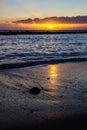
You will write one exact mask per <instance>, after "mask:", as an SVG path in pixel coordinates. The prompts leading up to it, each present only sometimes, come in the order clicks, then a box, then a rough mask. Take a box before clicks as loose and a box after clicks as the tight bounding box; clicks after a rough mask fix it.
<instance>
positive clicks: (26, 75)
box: [0, 62, 87, 130]
mask: <svg viewBox="0 0 87 130" xmlns="http://www.w3.org/2000/svg"><path fill="white" fill-rule="evenodd" d="M33 87H38V88H39V89H40V93H39V94H37V95H35V94H31V93H30V89H31V88H33ZM86 122H87V62H77V63H64V64H54V65H44V66H35V67H25V68H17V69H6V70H1V71H0V128H24V129H25V128H35V129H36V128H37V129H45V128H53V129H55V128H61V129H69V130H70V129H75V128H76V129H77V128H81V129H84V128H85V127H86V128H87V123H86Z"/></svg>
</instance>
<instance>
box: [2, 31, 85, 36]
mask: <svg viewBox="0 0 87 130" xmlns="http://www.w3.org/2000/svg"><path fill="white" fill-rule="evenodd" d="M79 33H87V30H1V31H0V35H22V34H23V35H27V34H29V35H34V34H35V35H37V34H42V35H43V34H79Z"/></svg>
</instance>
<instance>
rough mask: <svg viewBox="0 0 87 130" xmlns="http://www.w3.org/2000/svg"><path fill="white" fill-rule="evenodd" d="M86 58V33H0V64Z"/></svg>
mask: <svg viewBox="0 0 87 130" xmlns="http://www.w3.org/2000/svg"><path fill="white" fill-rule="evenodd" d="M84 58H85V59H86V58H87V34H52V35H51V34H48V35H47V34H44V35H7V36H6V35H0V65H3V64H18V63H20V66H21V63H24V64H26V63H31V64H32V63H35V62H37V63H41V64H42V63H52V62H53V61H57V62H60V61H67V60H68V61H72V59H74V60H75V61H78V60H79V59H81V60H84Z"/></svg>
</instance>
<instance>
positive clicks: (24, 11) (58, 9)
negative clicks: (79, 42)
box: [0, 0, 87, 30]
mask: <svg viewBox="0 0 87 130" xmlns="http://www.w3.org/2000/svg"><path fill="white" fill-rule="evenodd" d="M66 16H68V17H72V16H74V17H76V16H87V0H0V29H47V30H48V29H54V30H58V29H59V30H61V29H87V22H83V23H81V22H80V23H79V22H77V23H72V24H71V23H60V21H59V23H55V21H54V22H53V21H49V22H47V23H45V22H44V23H39V24H37V23H35V21H34V19H35V18H39V19H44V18H49V17H66ZM27 19H32V21H33V22H32V23H30V22H29V23H28V22H27V23H23V22H14V21H20V20H27ZM40 21H41V20H40ZM85 21H87V19H86V20H85Z"/></svg>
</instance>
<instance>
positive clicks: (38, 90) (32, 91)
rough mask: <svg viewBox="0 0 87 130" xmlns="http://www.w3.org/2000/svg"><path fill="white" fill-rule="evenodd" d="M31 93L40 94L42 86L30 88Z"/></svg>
mask: <svg viewBox="0 0 87 130" xmlns="http://www.w3.org/2000/svg"><path fill="white" fill-rule="evenodd" d="M29 92H30V94H34V95H38V94H39V93H40V88H38V87H33V88H31V89H30V91H29Z"/></svg>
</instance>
